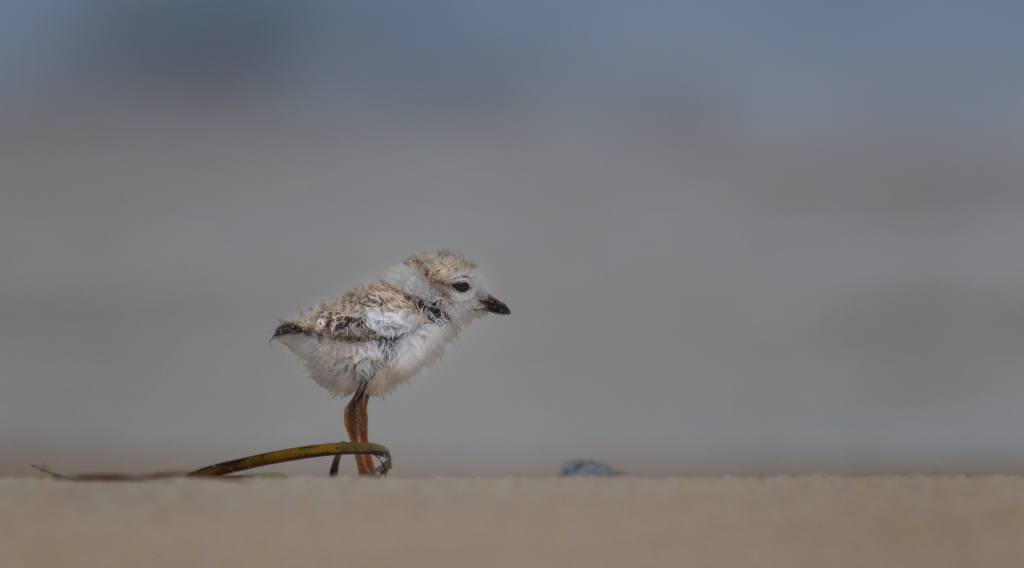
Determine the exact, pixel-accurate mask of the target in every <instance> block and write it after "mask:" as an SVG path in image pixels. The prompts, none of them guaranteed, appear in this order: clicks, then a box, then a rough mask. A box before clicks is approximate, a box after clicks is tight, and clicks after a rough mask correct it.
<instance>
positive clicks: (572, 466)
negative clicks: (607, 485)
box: [558, 460, 623, 477]
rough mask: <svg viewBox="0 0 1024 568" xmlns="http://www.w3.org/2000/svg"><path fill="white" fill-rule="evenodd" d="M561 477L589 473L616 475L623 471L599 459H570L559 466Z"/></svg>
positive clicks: (600, 475) (607, 475) (594, 474)
mask: <svg viewBox="0 0 1024 568" xmlns="http://www.w3.org/2000/svg"><path fill="white" fill-rule="evenodd" d="M558 475H559V476H560V477H575V476H577V475H589V476H594V477H614V476H616V475H623V473H622V472H621V471H619V470H617V469H615V468H614V467H612V466H610V465H608V464H606V463H601V462H599V461H597V460H569V461H567V462H565V463H563V464H562V467H560V468H558Z"/></svg>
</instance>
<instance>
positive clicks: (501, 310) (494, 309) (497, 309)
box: [480, 295, 512, 315]
mask: <svg viewBox="0 0 1024 568" xmlns="http://www.w3.org/2000/svg"><path fill="white" fill-rule="evenodd" d="M480 303H481V304H483V306H484V309H486V310H487V311H489V312H491V313H492V314H502V315H507V314H510V313H512V312H511V311H509V309H508V306H506V305H505V302H502V301H501V300H499V299H497V298H495V297H494V296H490V295H489V296H487V297H486V298H484V299H483V300H480Z"/></svg>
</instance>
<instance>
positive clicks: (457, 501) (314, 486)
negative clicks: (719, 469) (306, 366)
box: [0, 475, 1024, 568]
mask: <svg viewBox="0 0 1024 568" xmlns="http://www.w3.org/2000/svg"><path fill="white" fill-rule="evenodd" d="M1022 535H1024V477H1020V476H989V475H980V476H955V475H951V476H878V477H838V476H803V477H701V478H694V477H666V478H640V477H621V478H573V479H559V478H513V477H507V478H423V479H408V478H406V479H394V478H393V479H383V480H376V479H356V478H339V479H322V478H301V477H300V478H291V479H286V480H244V481H227V480H196V479H169V480H160V481H148V482H69V481H59V480H54V479H24V478H21V479H18V478H8V479H0V544H2V546H0V565H3V566H46V567H53V566H78V567H91V566H104V567H109V566H154V567H155V566H175V567H183V566H250V567H262V566H267V567H271V566H274V567H276V566H329V565H336V566H401V565H406V566H420V567H429V566H562V567H564V566H682V565H685V566H709V567H710V566H716V567H718V566H721V567H738V566H760V567H772V566H780V567H781V566H786V567H796V566H836V567H843V566H872V567H884V566H900V567H914V566H921V567H929V568H937V567H943V566H949V567H962V566H1022V565H1024V539H1022V538H1021V536H1022Z"/></svg>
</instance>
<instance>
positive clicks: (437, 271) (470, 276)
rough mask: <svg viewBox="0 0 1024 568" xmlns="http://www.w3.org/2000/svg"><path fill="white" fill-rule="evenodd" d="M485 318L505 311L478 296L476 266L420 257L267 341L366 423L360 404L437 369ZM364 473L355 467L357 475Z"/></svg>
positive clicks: (447, 256) (444, 255) (451, 258)
mask: <svg viewBox="0 0 1024 568" xmlns="http://www.w3.org/2000/svg"><path fill="white" fill-rule="evenodd" d="M488 312H491V313H499V314H507V313H509V310H508V307H507V306H505V304H503V303H502V302H500V301H498V300H496V299H495V298H494V297H493V296H491V295H490V294H487V293H486V292H485V291H484V289H483V278H482V276H481V275H480V272H479V270H478V269H477V268H476V265H475V264H473V263H472V262H470V261H468V260H466V259H465V258H464V257H462V256H461V255H456V254H454V253H451V252H448V251H440V252H438V253H424V254H419V255H414V256H412V257H410V258H409V259H408V260H406V261H405V263H403V264H400V265H398V266H396V267H394V268H393V269H391V271H390V272H389V273H388V274H387V275H386V276H385V277H384V278H382V279H381V280H380V281H378V282H372V283H370V284H366V285H363V286H360V287H358V288H353V289H350V290H347V291H345V292H344V293H343V294H342V295H340V296H338V297H336V298H332V299H330V300H327V301H325V302H323V303H321V304H320V305H319V306H317V307H316V308H314V309H312V310H309V311H307V312H304V313H302V314H300V316H299V317H298V318H296V319H294V320H291V321H286V322H282V323H281V325H280V326H278V328H277V330H276V331H275V332H274V339H275V340H277V341H279V342H281V343H282V344H284V345H285V346H287V347H288V348H289V349H290V350H291V351H292V353H294V354H295V355H296V356H298V357H299V358H300V359H301V360H302V361H303V362H304V363H305V365H306V369H307V370H308V371H309V374H310V376H311V377H312V378H313V379H314V380H315V381H316V382H317V383H318V384H319V385H320V386H322V387H324V388H325V389H327V390H328V391H329V392H330V393H331V394H332V395H334V396H347V395H349V394H353V393H355V394H356V396H355V397H353V401H352V404H356V403H361V404H362V408H363V410H362V412H363V414H364V415H365V402H363V401H364V400H365V398H364V397H365V396H370V395H377V396H383V395H385V394H387V393H388V392H391V391H392V390H394V389H395V388H396V387H398V386H399V385H401V384H403V383H405V382H407V381H408V380H409V379H411V378H412V377H413V376H414V375H415V374H416V373H417V372H419V371H420V369H422V368H423V367H426V366H428V365H430V364H432V363H434V362H436V361H437V360H438V359H439V358H440V357H441V355H442V354H443V353H444V348H445V346H446V345H447V344H448V343H451V342H452V341H454V340H455V339H456V338H457V337H458V334H459V331H460V330H461V329H462V328H463V327H465V326H467V325H469V324H470V323H472V322H473V320H475V319H477V318H479V317H481V316H483V315H485V314H486V313H488ZM352 404H350V405H349V406H350V407H351V406H352ZM351 412H355V410H351V411H350V413H351ZM352 420H356V418H355V416H354V415H353V418H352ZM364 422H365V416H364ZM347 424H348V416H346V425H347ZM364 430H365V428H364ZM349 434H350V437H352V436H353V430H352V429H350V430H349ZM354 437H356V438H359V437H365V432H364V433H363V435H361V436H360V435H355V436H354ZM353 441H357V440H353ZM358 441H366V440H358ZM357 463H358V460H357ZM363 469H364V468H363V465H362V464H361V463H360V473H365V472H364V471H363Z"/></svg>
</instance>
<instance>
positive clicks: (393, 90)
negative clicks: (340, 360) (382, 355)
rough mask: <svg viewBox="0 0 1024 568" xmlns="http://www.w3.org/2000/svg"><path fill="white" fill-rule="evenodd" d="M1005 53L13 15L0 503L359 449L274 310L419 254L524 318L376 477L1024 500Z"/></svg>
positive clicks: (400, 437)
mask: <svg viewBox="0 0 1024 568" xmlns="http://www.w3.org/2000/svg"><path fill="white" fill-rule="evenodd" d="M1022 23H1024V8H1021V7H1018V6H1014V5H1009V4H1006V3H1001V2H989V1H979V2H974V3H964V2H943V1H940V2H923V1H922V2H871V1H868V2H857V3H846V4H839V5H835V4H833V5H818V4H814V3H806V2H788V1H780V2H774V3H768V4H766V3H762V2H754V1H752V0H750V1H742V0H741V1H736V2H732V1H724V2H706V3H686V2H631V3H617V4H614V3H591V2H551V1H547V2H518V3H510V2H497V3H471V2H455V1H438V2H433V3H429V4H423V3H414V2H394V3H365V2H364V3H342V2H327V1H319V0H298V1H291V2H284V1H273V0H257V1H250V2H237V1H230V0H203V1H199V0H178V1H174V2H171V1H169V0H167V1H159V0H150V1H141V2H140V1H130V0H51V1H48V2H29V1H28V0H6V1H4V2H0V475H15V476H23V475H34V474H35V472H34V471H33V470H32V469H30V468H29V464H32V463H37V464H39V463H42V464H47V465H49V466H50V467H52V468H54V469H56V470H58V471H66V472H79V471H96V470H106V471H111V470H113V471H132V472H138V471H148V470H158V469H192V468H198V467H201V466H204V465H208V464H211V463H214V462H219V461H224V460H227V459H232V458H237V457H242V456H245V455H249V454H254V453H259V452H264V451H270V450H275V449H281V448H285V447H290V446H297V445H304V444H311V443H323V442H331V441H337V440H342V439H345V434H344V432H345V430H344V427H343V422H342V408H343V407H344V404H345V401H344V400H332V399H331V398H330V397H329V396H328V395H327V393H326V391H324V390H322V389H321V388H320V387H318V386H317V385H316V384H315V383H314V382H313V381H312V380H311V379H310V378H309V377H308V376H307V375H306V374H305V372H304V370H303V367H302V365H301V364H300V363H299V362H298V361H297V360H295V359H294V358H293V357H292V356H291V355H290V354H289V353H288V352H287V350H286V349H285V348H284V347H282V346H280V345H278V344H276V343H275V344H270V345H268V343H267V342H268V340H269V339H270V337H271V335H272V333H273V330H274V328H275V327H276V325H277V320H276V319H275V318H287V317H291V316H293V315H295V314H296V313H298V311H299V310H301V309H303V308H307V307H310V306H313V305H315V304H316V303H318V302H319V301H321V300H323V299H325V298H327V297H330V296H332V295H335V294H337V293H338V292H340V291H341V290H342V289H344V288H346V287H349V286H354V285H358V284H360V283H363V282H365V281H367V280H369V279H371V278H373V277H375V276H376V275H378V274H381V273H382V272H383V271H384V270H386V269H387V267H389V266H391V265H393V264H397V263H399V262H401V261H402V260H403V259H404V258H405V257H406V256H408V255H409V254H411V253H414V252H417V251H421V250H426V249H436V248H440V247H450V248H453V249H455V250H458V251H462V252H464V253H465V254H466V255H467V256H469V257H470V258H472V259H474V260H476V261H477V262H478V264H479V265H480V266H481V267H482V268H483V270H484V271H485V273H486V274H487V275H488V279H489V289H490V290H491V291H492V292H493V293H494V295H495V296H497V297H498V298H500V299H502V300H504V301H505V302H507V303H508V304H509V306H510V307H511V309H512V315H511V316H507V317H493V316H492V317H487V318H485V319H483V320H482V321H479V322H477V323H475V324H473V326H472V327H471V328H470V329H468V330H467V331H466V332H465V333H464V334H463V337H462V339H461V340H460V341H459V342H458V343H457V344H455V345H454V346H451V347H449V349H448V351H447V354H446V356H445V358H444V359H443V360H442V362H441V363H439V364H437V365H435V366H434V367H433V368H431V369H428V370H427V371H425V372H423V373H421V374H420V375H419V376H418V377H416V378H415V379H414V380H413V382H412V383H411V384H410V385H408V386H405V387H403V388H401V389H399V390H398V391H397V392H395V393H393V394H392V395H389V396H388V397H387V398H386V399H385V400H384V401H380V400H379V399H374V400H372V401H371V402H370V439H371V440H372V441H375V442H379V443H382V444H385V445H387V446H388V447H389V448H390V449H391V450H392V452H393V453H394V456H395V469H394V471H393V474H394V475H400V476H425V475H505V474H524V475H552V474H554V473H555V472H556V471H557V470H558V467H559V465H560V464H561V463H562V462H563V461H565V460H568V459H571V458H595V459H599V460H602V461H605V462H608V463H611V464H613V465H615V466H617V467H619V468H621V469H624V470H626V471H628V472H632V473H637V474H646V475H669V474H715V473H810V472H822V471H824V472H838V473H870V472H875V473H891V472H910V471H915V472H960V471H970V472H981V471H991V472H1018V473H1019V472H1024V412H1022V405H1024V350H1022V348H1021V345H1022V342H1024V286H1022V284H1024V155H1022V150H1024V73H1021V70H1020V62H1021V61H1022V58H1024V34H1021V33H1020V30H1021V25H1022ZM329 461H330V460H329V459H327V458H323V459H319V460H312V461H308V462H301V463H296V464H290V465H287V466H277V467H274V468H273V469H274V470H276V471H287V472H290V473H292V474H309V475H326V473H327V469H328V466H329ZM343 466H344V467H345V468H346V469H345V470H343V471H348V472H349V473H350V474H354V472H355V465H354V460H350V459H346V460H345V461H343Z"/></svg>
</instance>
